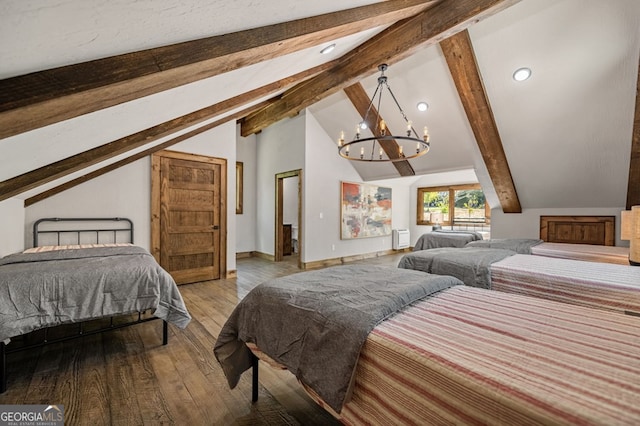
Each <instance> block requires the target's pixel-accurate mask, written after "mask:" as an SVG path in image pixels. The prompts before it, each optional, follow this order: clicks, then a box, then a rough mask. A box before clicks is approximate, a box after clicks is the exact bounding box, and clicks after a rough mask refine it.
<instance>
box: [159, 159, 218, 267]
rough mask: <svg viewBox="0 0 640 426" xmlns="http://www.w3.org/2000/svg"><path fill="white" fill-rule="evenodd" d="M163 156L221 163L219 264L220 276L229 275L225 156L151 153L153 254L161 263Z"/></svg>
mask: <svg viewBox="0 0 640 426" xmlns="http://www.w3.org/2000/svg"><path fill="white" fill-rule="evenodd" d="M162 157H168V158H175V159H179V160H188V161H197V162H201V163H209V164H218V165H220V166H221V167H220V250H219V254H218V255H219V259H218V262H219V265H220V278H225V277H226V276H227V209H228V203H227V160H226V159H224V158H216V157H208V156H205V155H197V154H189V153H185V152H178V151H171V150H163V151H158V152H156V153H154V154H152V155H151V254H152V255H153V257H154V258H155V259H156V261H157V262H158V263H160V250H161V229H160V215H161V211H160V210H161V208H160V194H161V184H162V182H161V176H160V172H161V168H160V160H161V158H162Z"/></svg>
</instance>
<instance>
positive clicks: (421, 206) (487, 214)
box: [416, 183, 491, 226]
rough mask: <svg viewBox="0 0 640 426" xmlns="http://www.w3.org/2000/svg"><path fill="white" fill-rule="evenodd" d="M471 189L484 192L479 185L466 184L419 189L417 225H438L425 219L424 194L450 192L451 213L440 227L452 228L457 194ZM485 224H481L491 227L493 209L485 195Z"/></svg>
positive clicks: (440, 223)
mask: <svg viewBox="0 0 640 426" xmlns="http://www.w3.org/2000/svg"><path fill="white" fill-rule="evenodd" d="M469 189H479V190H481V191H482V187H481V186H480V184H479V183H474V184H464V185H446V186H428V187H421V188H418V198H417V203H416V204H417V211H416V224H417V225H436V223H435V222H431V220H425V218H424V194H425V192H446V191H448V192H449V212H448V218H447V220H445V221H443V222H439V223H438V225H442V226H451V225H452V224H453V225H455V222H454V214H455V193H456V191H461V190H469ZM483 192H484V191H483ZM452 203H453V204H454V207H453V208H452V207H451V204H452ZM484 217H485V220H484V222H479V223H482V224H485V225H489V224H490V223H491V209H490V208H489V203H488V202H487V200H486V195H485V203H484Z"/></svg>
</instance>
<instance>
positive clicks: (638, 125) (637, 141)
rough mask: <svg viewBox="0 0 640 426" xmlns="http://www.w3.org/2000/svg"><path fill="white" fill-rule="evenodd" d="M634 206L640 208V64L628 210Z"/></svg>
mask: <svg viewBox="0 0 640 426" xmlns="http://www.w3.org/2000/svg"><path fill="white" fill-rule="evenodd" d="M633 206H640V64H638V83H637V84H636V111H635V114H634V118H633V136H632V139H631V159H630V162H629V182H628V183H627V210H631V207H633Z"/></svg>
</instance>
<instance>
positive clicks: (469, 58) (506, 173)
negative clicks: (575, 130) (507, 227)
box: [440, 30, 522, 213]
mask: <svg viewBox="0 0 640 426" xmlns="http://www.w3.org/2000/svg"><path fill="white" fill-rule="evenodd" d="M440 46H441V48H442V52H443V53H444V56H445V59H446V60H447V65H448V66H449V71H450V72H451V77H453V81H454V83H455V85H456V89H457V90H458V94H459V96H460V100H461V101H462V106H463V107H464V110H465V112H466V113H467V118H468V119H469V124H470V125H471V129H472V130H473V134H474V135H475V137H476V142H477V144H478V147H479V148H480V152H481V153H482V158H483V159H484V163H485V165H486V166H487V171H488V172H489V176H490V177H491V182H493V186H494V188H495V190H496V193H497V195H498V199H499V200H500V205H501V206H502V211H503V212H505V213H522V207H521V206H520V201H519V199H518V193H517V192H516V187H515V185H514V183H513V179H512V177H511V170H510V169H509V163H508V162H507V156H506V155H505V153H504V149H503V147H502V140H501V139H500V134H499V133H498V126H497V125H496V122H495V119H494V116H493V111H492V110H491V105H490V104H489V98H488V97H487V93H486V91H485V89H484V83H483V82H482V76H481V75H480V71H479V69H478V64H477V62H476V56H475V53H474V51H473V46H472V45H471V39H470V38H469V32H468V31H466V30H465V31H461V32H459V33H457V34H455V35H453V36H451V37H449V38H447V39H446V40H443V41H441V42H440Z"/></svg>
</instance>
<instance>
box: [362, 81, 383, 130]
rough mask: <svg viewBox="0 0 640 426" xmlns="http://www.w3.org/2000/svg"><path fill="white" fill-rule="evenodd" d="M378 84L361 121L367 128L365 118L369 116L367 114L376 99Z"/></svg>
mask: <svg viewBox="0 0 640 426" xmlns="http://www.w3.org/2000/svg"><path fill="white" fill-rule="evenodd" d="M380 86H381V85H380V84H378V86H377V87H376V90H375V92H373V96H372V97H371V100H370V101H369V106H368V107H367V111H366V112H365V113H364V117H362V121H364V122H365V123H366V124H367V126H369V123H367V117H368V116H369V112H370V111H371V107H372V106H373V100H374V99H375V98H376V95H377V94H378V90H380Z"/></svg>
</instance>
